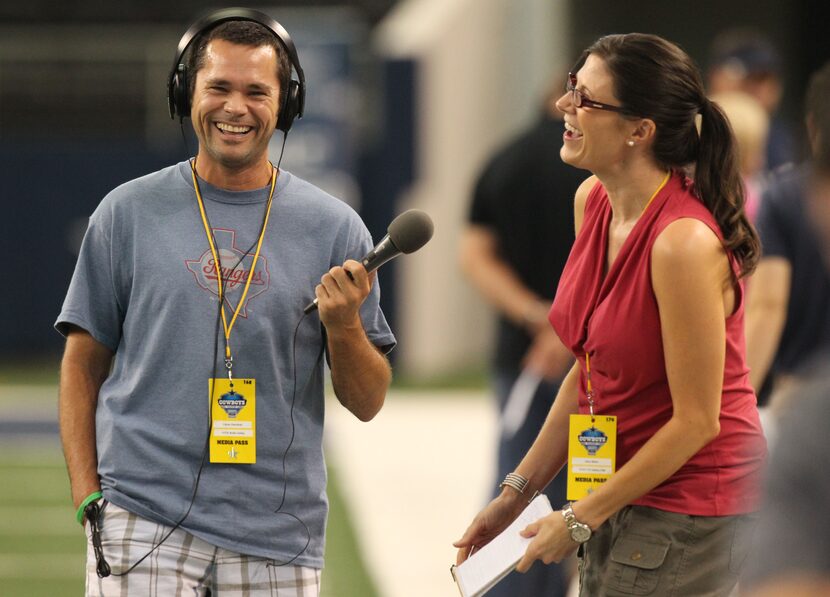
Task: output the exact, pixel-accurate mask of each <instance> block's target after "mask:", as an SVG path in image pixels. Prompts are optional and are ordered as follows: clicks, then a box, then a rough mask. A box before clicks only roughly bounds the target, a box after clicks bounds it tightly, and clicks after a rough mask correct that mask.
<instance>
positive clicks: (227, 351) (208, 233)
mask: <svg viewBox="0 0 830 597" xmlns="http://www.w3.org/2000/svg"><path fill="white" fill-rule="evenodd" d="M190 173H191V175H192V176H193V189H194V190H195V191H196V201H197V202H198V204H199V213H200V214H201V215H202V224H204V227H205V235H206V236H207V239H208V244H209V245H210V251H211V253H213V262H214V264H215V265H216V284H217V287H218V289H219V307H220V310H221V313H222V327H223V328H224V329H225V366H226V367H227V368H228V377H229V378H230V377H231V368H232V367H233V356H231V343H230V341H231V330H232V329H233V324H234V323H236V318H237V317H238V316H239V312H240V311H241V310H242V305H244V304H245V297H246V296H247V295H248V288H250V286H251V280H252V279H253V277H254V270H255V269H256V262H257V259H258V258H259V251H260V249H261V248H262V241H263V239H264V238H265V229H266V228H267V227H268V217H269V216H270V215H271V203H272V202H273V199H274V189H275V188H276V186H277V169H276V168H274V166H273V164H272V165H271V190H270V192H269V193H268V205H267V206H266V207H265V219H264V221H263V222H262V231H261V232H260V233H259V240H258V241H257V245H256V253H254V260H253V262H252V263H251V270H250V271H249V272H248V280H247V281H246V282H245V289H244V290H243V291H242V297H241V298H240V299H239V303H237V305H236V309H235V310H234V312H233V317H232V318H231V323H230V325H228V320H227V317H226V316H225V302H224V300H225V296H224V290H223V286H222V262H221V261H220V260H219V254H218V253H217V252H216V245H215V244H214V242H213V234H211V231H210V225H209V224H208V219H207V214H206V213H205V203H204V201H203V200H202V194H201V193H200V192H199V183H198V181H197V180H196V167H195V166H194V165H193V162H190ZM243 257H244V256H243Z"/></svg>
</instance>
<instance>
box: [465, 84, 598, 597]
mask: <svg viewBox="0 0 830 597" xmlns="http://www.w3.org/2000/svg"><path fill="white" fill-rule="evenodd" d="M561 89H562V85H561V83H560V82H559V81H557V83H556V86H555V89H552V90H551V93H550V94H549V96H548V97H547V98H546V101H545V103H544V105H543V106H542V114H541V117H540V118H539V119H538V120H537V121H536V122H535V123H534V124H533V125H532V126H531V127H530V128H529V129H528V130H527V131H525V132H524V133H522V134H521V135H520V136H519V137H518V138H516V139H514V140H513V141H511V142H510V143H508V144H507V145H506V146H505V147H502V148H501V149H499V150H498V151H497V152H496V154H495V155H494V156H493V157H492V158H491V159H490V160H489V162H488V163H487V165H486V166H485V167H484V170H483V172H482V173H481V175H480V177H479V178H478V181H477V183H476V186H475V191H474V193H473V200H472V204H471V206H470V212H469V224H468V226H467V227H466V229H465V230H464V231H463V233H462V237H461V242H460V262H461V268H462V270H463V271H464V273H465V275H466V276H467V278H468V279H469V280H470V282H472V284H473V285H474V286H475V288H476V289H477V290H478V291H479V292H480V293H481V295H482V296H483V297H484V299H485V300H487V301H488V302H489V303H490V304H491V305H492V306H493V307H494V308H495V309H496V310H497V312H498V315H499V318H498V331H497V336H496V344H495V347H494V351H493V357H492V379H493V388H494V390H495V395H496V400H497V406H498V409H499V413H500V421H501V426H500V435H499V444H498V466H497V472H496V480H495V482H494V483H493V487H494V488H495V487H496V486H497V485H498V483H499V482H500V481H501V480H502V479H504V477H505V475H507V473H509V472H511V471H512V470H514V469H515V467H516V465H517V464H518V463H519V461H520V460H521V459H522V457H523V456H524V455H525V454H526V453H527V450H528V449H529V448H530V446H531V444H532V443H533V440H534V439H535V438H536V436H537V435H538V433H539V430H540V429H541V428H542V423H544V421H545V417H546V416H547V413H548V411H549V410H550V407H551V405H552V404H553V399H554V398H555V397H556V392H557V390H558V388H559V384H560V383H561V381H562V377H563V376H564V375H565V373H567V371H568V369H569V368H570V366H571V365H572V363H573V357H572V356H571V353H570V351H569V350H568V349H567V348H565V346H564V345H563V344H562V342H560V341H559V338H558V336H557V335H556V332H554V331H553V328H552V327H551V326H550V324H549V323H548V321H547V314H548V311H549V310H550V304H551V301H552V300H553V295H554V293H555V292H556V285H557V284H558V283H559V274H560V272H561V271H562V268H563V267H564V266H565V262H566V261H567V259H568V253H569V252H570V250H571V245H572V244H573V240H574V237H573V226H572V225H571V222H572V221H573V196H574V193H575V192H576V189H577V188H578V187H579V184H580V182H582V180H583V179H584V178H585V173H584V172H580V171H579V170H577V169H576V168H573V167H571V166H568V165H567V164H564V163H563V162H562V160H561V159H560V158H559V149H560V148H561V146H562V142H561V136H562V133H563V131H564V126H563V122H562V115H561V113H560V112H559V111H558V110H557V109H556V100H557V99H558V98H559V95H560V94H561ZM565 484H566V475H565V474H564V473H563V474H560V475H558V476H557V477H556V478H555V479H554V480H553V482H552V483H551V484H550V485H549V486H548V487H547V488H546V489H545V493H546V494H547V495H548V498H549V499H550V501H551V503H554V504H561V503H564V502H565V499H566V497H565ZM498 491H500V490H497V492H498ZM567 586H568V570H567V567H566V566H564V565H563V566H559V565H551V566H537V567H535V568H534V569H532V570H530V571H529V572H528V573H527V574H525V575H522V574H515V573H513V574H510V575H509V576H508V577H507V578H505V579H504V580H503V581H501V582H500V583H499V584H497V585H496V586H495V587H494V588H493V589H491V590H490V592H489V593H488V594H491V595H493V596H494V597H514V596H516V595H545V596H547V597H557V596H564V595H565V594H566V591H567Z"/></svg>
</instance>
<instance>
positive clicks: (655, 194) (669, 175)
mask: <svg viewBox="0 0 830 597" xmlns="http://www.w3.org/2000/svg"><path fill="white" fill-rule="evenodd" d="M669 178H671V170H669V171H668V172H666V177H665V178H664V179H663V182H661V183H660V186H659V187H657V190H656V191H654V194H653V195H652V196H651V199H649V200H648V202H647V203H646V206H645V207H644V208H643V213H646V210H647V209H648V206H649V205H651V202H652V201H654V198H655V197H656V196H657V194H658V193H659V192H660V191H662V190H663V187H664V186H666V183H667V182H669Z"/></svg>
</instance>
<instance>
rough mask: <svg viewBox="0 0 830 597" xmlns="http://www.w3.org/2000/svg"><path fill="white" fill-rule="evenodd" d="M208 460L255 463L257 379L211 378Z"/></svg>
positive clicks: (225, 462) (228, 462)
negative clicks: (231, 381)
mask: <svg viewBox="0 0 830 597" xmlns="http://www.w3.org/2000/svg"><path fill="white" fill-rule="evenodd" d="M208 389H209V394H208V396H210V398H211V415H212V420H213V424H212V427H211V431H210V461H211V462H212V463H222V464H255V463H256V380H254V379H234V380H233V387H231V385H230V381H229V380H227V379H221V378H220V379H211V380H209V383H208Z"/></svg>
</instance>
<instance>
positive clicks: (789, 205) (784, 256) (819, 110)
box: [746, 64, 830, 437]
mask: <svg viewBox="0 0 830 597" xmlns="http://www.w3.org/2000/svg"><path fill="white" fill-rule="evenodd" d="M828 98H830V64H827V65H825V66H824V67H822V68H821V69H820V70H818V71H817V72H816V73H815V74H813V76H812V77H811V79H810V81H809V84H808V88H807V95H806V100H805V121H806V125H807V134H808V137H809V141H810V148H811V152H812V155H813V157H812V158H811V160H809V161H808V162H807V163H805V164H802V165H801V166H799V167H798V168H790V169H786V170H782V171H779V172H776V173H775V174H774V176H773V177H772V179H771V181H770V183H769V187H768V188H767V190H766V192H765V193H764V196H763V199H762V202H761V208H760V211H759V213H758V218H757V221H756V226H757V228H758V233H759V235H760V237H761V243H762V246H763V255H762V257H761V260H760V262H759V264H758V268H757V269H756V271H755V273H754V274H753V276H752V280H751V287H752V290H751V292H750V293H749V295H748V297H747V316H746V321H747V330H746V338H747V361H748V364H749V366H750V380H751V382H752V384H753V386H754V387H755V388H756V390H757V389H759V388H760V387H761V385H762V384H763V383H764V380H765V379H766V378H767V376H770V377H771V384H772V394H771V396H770V409H771V411H772V413H771V414H772V417H773V421H771V425H770V426H769V429H770V435H771V437H774V418H775V417H776V416H777V415H778V414H780V413H781V412H782V411H783V410H785V409H786V408H787V397H790V398H792V397H794V396H796V395H797V393H795V392H790V391H786V390H787V387H788V386H789V385H791V384H793V383H795V382H797V380H798V377H799V373H798V372H799V369H800V367H802V366H803V365H804V364H805V363H807V362H808V361H809V360H810V359H811V357H813V356H814V355H815V354H818V353H820V352H822V351H825V350H828V349H830V270H828V268H827V267H826V266H825V265H823V256H826V252H825V250H824V245H823V242H824V241H823V239H824V238H830V236H828V235H827V234H824V233H822V229H823V227H826V226H828V222H830V218H827V217H824V216H823V215H822V212H823V211H824V210H825V209H826V208H824V206H825V205H828V204H830V157H828V153H830V150H828V148H827V146H828V143H827V141H826V140H827V139H830V101H828Z"/></svg>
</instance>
